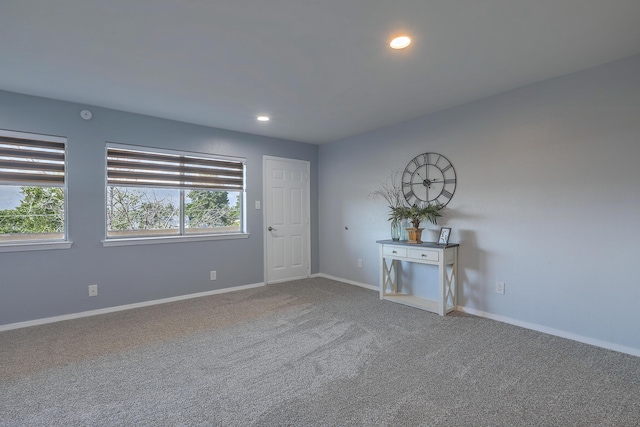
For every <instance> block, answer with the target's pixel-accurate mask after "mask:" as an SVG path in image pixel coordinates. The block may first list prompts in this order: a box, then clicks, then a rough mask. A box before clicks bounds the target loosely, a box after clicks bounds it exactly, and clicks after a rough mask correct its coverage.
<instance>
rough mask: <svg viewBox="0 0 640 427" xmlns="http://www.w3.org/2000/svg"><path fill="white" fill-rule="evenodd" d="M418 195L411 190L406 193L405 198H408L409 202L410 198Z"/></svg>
mask: <svg viewBox="0 0 640 427" xmlns="http://www.w3.org/2000/svg"><path fill="white" fill-rule="evenodd" d="M415 196H416V195H415V194H413V191H409V192H408V193H404V198H405V199H407V202H408V201H409V199H410V198H412V197H415Z"/></svg>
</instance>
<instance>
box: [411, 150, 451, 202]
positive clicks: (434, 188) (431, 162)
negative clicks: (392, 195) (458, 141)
mask: <svg viewBox="0 0 640 427" xmlns="http://www.w3.org/2000/svg"><path fill="white" fill-rule="evenodd" d="M402 192H403V193H404V198H405V199H406V201H407V203H409V204H410V205H412V206H413V205H414V204H415V205H422V206H425V205H429V204H430V205H442V206H445V205H446V204H447V203H449V202H450V201H451V198H452V197H453V193H455V192H456V171H455V169H453V165H452V164H451V162H450V161H449V159H447V158H446V157H445V156H443V155H442V154H437V153H424V154H420V155H417V156H416V157H414V158H413V159H412V160H411V161H410V162H409V164H408V165H407V167H406V168H404V172H403V173H402Z"/></svg>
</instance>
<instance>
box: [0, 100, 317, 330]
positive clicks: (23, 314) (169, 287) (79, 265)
mask: <svg viewBox="0 0 640 427" xmlns="http://www.w3.org/2000/svg"><path fill="white" fill-rule="evenodd" d="M87 107H88V106H86V105H78V104H73V103H68V102H63V101H55V100H50V99H44V98H37V97H31V96H25V95H19V94H15V93H9V92H1V91H0V128H2V129H9V130H16V131H25V132H33V133H43V134H50V135H60V136H66V137H67V138H68V145H67V147H68V169H67V171H68V203H69V209H68V216H69V237H70V239H71V240H72V241H73V246H72V247H71V249H68V250H50V251H31V252H4V253H0V325H3V324H10V323H16V322H21V321H28V320H34V319H40V318H46V317H51V316H59V315H64V314H71V313H78V312H82V311H87V310H95V309H101V308H108V307H113V306H119V305H124V304H131V303H137V302H144V301H150V300H155V299H161V298H169V297H174V296H180V295H187V294H192V293H197V292H205V291H210V290H214V289H221V288H228V287H233V286H241V285H251V284H256V283H261V282H263V280H264V277H263V276H264V274H263V265H264V263H263V227H262V210H255V209H254V201H255V200H262V156H263V155H269V156H279V157H288V158H294V159H301V160H308V161H310V162H311V195H310V196H311V271H312V273H317V272H318V266H319V261H318V253H319V252H318V218H317V211H318V208H317V201H318V186H317V183H318V179H317V177H318V162H317V156H318V147H317V146H316V145H310V144H302V143H298V142H292V141H285V140H279V139H273V138H265V137H259V136H255V135H248V134H242V133H238V132H230V131H225V130H220V129H213V128H207V127H203V126H195V125H189V124H185V123H180V122H174V121H169V120H163V119H158V118H152V117H147V116H142V115H136V114H130V113H125V112H120V111H114V110H108V109H102V108H96V107H90V106H89V108H90V109H91V111H92V112H93V119H92V120H90V121H85V120H82V119H81V118H80V115H79V114H80V111H81V110H82V109H84V108H87ZM105 141H109V142H119V143H123V144H134V145H144V146H150V147H160V148H168V149H180V150H187V151H196V152H203V153H212V154H222V155H229V156H241V157H245V158H246V159H247V205H248V209H247V225H248V231H249V233H250V237H249V238H248V239H239V240H218V241H206V242H188V243H171V244H157V245H143V246H125V247H107V248H104V247H102V244H101V240H102V239H103V238H104V223H105V207H104V204H105V202H104V199H105V196H104V193H105V188H104V187H105V184H104V180H105V178H104V169H105V158H104V156H105ZM210 270H217V280H216V281H210V280H209V271H210ZM94 283H97V284H98V285H99V295H98V297H93V298H89V297H88V296H87V286H88V285H90V284H94Z"/></svg>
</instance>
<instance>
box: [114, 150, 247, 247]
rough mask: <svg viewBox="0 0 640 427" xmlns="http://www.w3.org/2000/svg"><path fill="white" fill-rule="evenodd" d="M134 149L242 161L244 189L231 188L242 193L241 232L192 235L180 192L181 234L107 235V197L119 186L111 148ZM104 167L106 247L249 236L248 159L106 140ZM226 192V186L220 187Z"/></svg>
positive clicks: (134, 186)
mask: <svg viewBox="0 0 640 427" xmlns="http://www.w3.org/2000/svg"><path fill="white" fill-rule="evenodd" d="M110 149H112V150H119V149H120V150H131V151H138V152H145V153H149V154H151V155H153V154H160V155H170V156H185V157H191V158H199V159H208V160H212V161H230V162H236V163H241V164H242V188H241V189H229V190H228V191H237V192H239V197H240V198H241V199H240V206H241V212H240V231H237V232H223V233H220V232H218V233H216V232H211V233H199V234H190V233H186V232H185V229H184V227H183V223H184V199H185V195H182V194H181V197H180V198H179V199H180V200H179V202H180V222H181V226H180V227H179V232H180V233H181V234H179V235H158V236H121V237H120V236H119V237H108V232H109V230H108V218H107V197H108V188H109V187H110V186H113V187H118V185H114V184H113V183H111V184H110V183H109V168H108V157H109V150H110ZM104 166H105V170H104V179H105V181H104V182H105V185H104V191H105V193H104V203H105V204H104V210H103V211H104V214H105V215H104V239H103V240H102V245H103V246H104V247H109V246H129V245H148V244H163V243H183V242H197V241H208V240H231V239H246V238H248V237H249V233H248V232H247V204H246V180H247V178H246V158H244V157H234V156H224V155H217V154H209V153H201V152H192V151H185V150H174V149H164V148H157V147H148V146H141V145H131V144H121V143H116V142H107V143H106V144H105V162H104ZM121 187H131V188H136V187H137V188H151V189H152V188H156V189H173V190H175V189H178V190H180V191H181V192H184V191H188V190H190V189H205V190H206V188H200V187H189V186H188V185H187V186H175V185H173V186H167V187H162V186H158V185H146V186H145V185H143V184H140V183H130V184H129V185H122V186H121ZM211 190H212V191H216V189H211ZM218 190H221V191H224V189H218Z"/></svg>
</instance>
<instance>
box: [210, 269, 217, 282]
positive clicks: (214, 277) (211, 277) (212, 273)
mask: <svg viewBox="0 0 640 427" xmlns="http://www.w3.org/2000/svg"><path fill="white" fill-rule="evenodd" d="M209 279H210V280H216V271H215V270H211V271H210V272H209Z"/></svg>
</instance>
